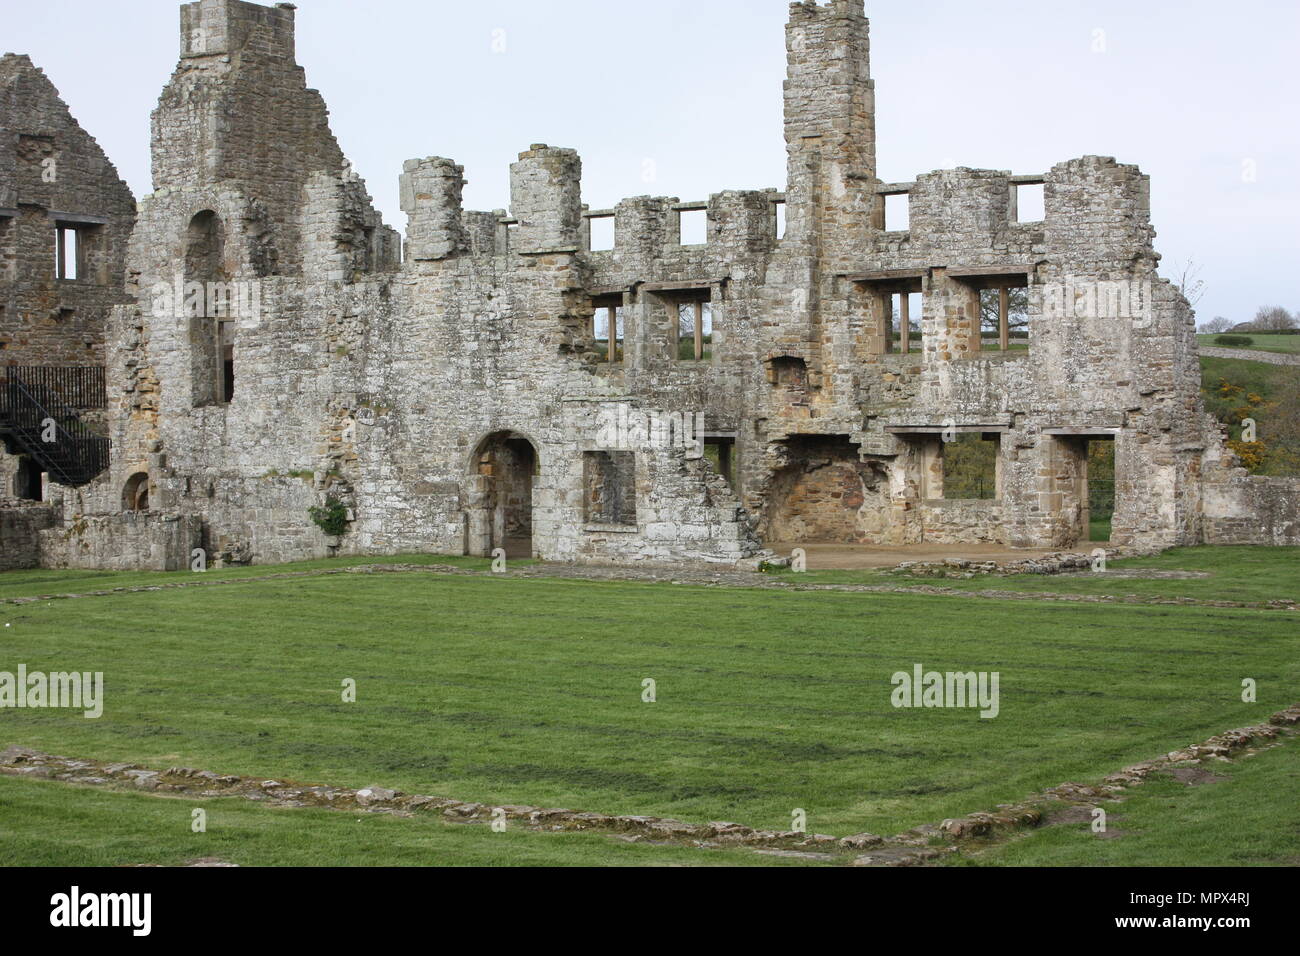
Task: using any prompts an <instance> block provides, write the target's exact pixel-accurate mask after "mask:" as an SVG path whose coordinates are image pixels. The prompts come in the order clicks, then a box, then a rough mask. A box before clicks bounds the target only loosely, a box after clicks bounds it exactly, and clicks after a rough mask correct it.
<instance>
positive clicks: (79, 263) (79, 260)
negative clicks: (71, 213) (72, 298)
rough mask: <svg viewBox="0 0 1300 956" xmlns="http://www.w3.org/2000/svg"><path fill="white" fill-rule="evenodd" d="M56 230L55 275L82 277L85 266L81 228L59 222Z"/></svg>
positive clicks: (70, 278) (62, 277)
mask: <svg viewBox="0 0 1300 956" xmlns="http://www.w3.org/2000/svg"><path fill="white" fill-rule="evenodd" d="M55 231H56V248H55V263H54V269H55V272H54V274H55V276H57V277H58V278H60V279H68V280H76V279H80V278H81V276H82V273H83V271H84V268H85V265H84V261H83V255H84V253H83V248H82V245H83V244H82V241H81V232H80V230H78V229H77V228H76V227H75V226H69V225H67V224H66V223H58V224H56V226H55Z"/></svg>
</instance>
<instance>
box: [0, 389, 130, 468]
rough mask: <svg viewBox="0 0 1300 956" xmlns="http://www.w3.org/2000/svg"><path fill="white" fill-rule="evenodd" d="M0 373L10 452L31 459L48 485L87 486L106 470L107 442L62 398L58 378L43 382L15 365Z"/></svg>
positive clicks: (1, 421) (0, 422) (0, 425)
mask: <svg viewBox="0 0 1300 956" xmlns="http://www.w3.org/2000/svg"><path fill="white" fill-rule="evenodd" d="M49 371H58V370H57V369H52V370H49ZM0 374H2V375H3V377H2V378H0V439H3V441H4V444H5V447H6V448H7V449H8V450H9V451H10V453H11V454H26V455H30V456H31V458H32V459H33V460H34V461H35V462H36V463H37V464H38V465H39V466H40V468H41V470H42V471H46V472H49V475H50V480H51V481H55V482H57V483H58V484H61V485H67V486H69V487H72V488H78V487H80V486H82V485H86V484H89V483H90V482H91V481H94V480H95V478H96V477H97V476H99V475H100V474H101V473H102V472H103V471H104V469H106V468H107V467H108V456H109V440H108V439H107V438H105V437H103V436H102V435H98V434H96V433H95V432H94V431H93V430H92V429H91V428H90V427H89V426H88V425H86V423H85V422H83V421H82V420H81V419H80V418H79V417H78V416H77V409H76V408H74V407H73V406H72V405H71V404H69V403H68V402H67V401H65V400H64V399H63V398H62V395H63V394H65V393H64V392H63V391H62V390H61V389H59V388H58V387H57V385H58V378H57V376H53V377H51V379H50V380H49V381H47V382H45V383H44V384H41V383H40V382H39V381H31V380H29V379H28V378H27V377H26V376H25V374H23V373H22V372H20V370H19V369H18V368H15V367H11V368H7V369H3V370H0ZM36 378H37V379H38V380H40V379H41V376H39V375H38V376H36ZM75 397H77V396H76V395H75V394H74V398H75ZM82 397H86V398H89V397H92V395H90V394H89V393H88V394H86V395H84V396H82ZM100 407H102V405H101V406H100Z"/></svg>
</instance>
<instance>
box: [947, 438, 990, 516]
mask: <svg viewBox="0 0 1300 956" xmlns="http://www.w3.org/2000/svg"><path fill="white" fill-rule="evenodd" d="M1000 447H1001V436H1000V435H996V434H994V435H992V436H989V435H981V434H975V433H972V434H968V435H958V436H957V437H956V439H955V440H954V441H946V442H944V443H943V497H944V499H945V500H947V501H992V500H994V499H996V498H997V497H998V453H999V450H1000Z"/></svg>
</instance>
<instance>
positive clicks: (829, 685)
mask: <svg viewBox="0 0 1300 956" xmlns="http://www.w3.org/2000/svg"><path fill="white" fill-rule="evenodd" d="M1194 555H1195V553H1191V554H1189V555H1188V556H1186V559H1187V560H1192V559H1194ZM1202 560H1209V559H1202ZM1278 561H1279V563H1280V564H1281V565H1283V567H1277V568H1272V569H1271V570H1269V569H1268V568H1267V566H1266V562H1264V561H1263V560H1262V559H1260V562H1259V570H1260V572H1261V573H1269V574H1276V575H1278V576H1279V577H1281V576H1282V575H1284V573H1286V569H1293V568H1294V563H1293V562H1294V555H1290V556H1289V557H1288V558H1279V559H1278ZM1288 561H1290V562H1291V563H1290V564H1288V563H1287V562H1288ZM1053 583H1055V579H1053ZM1137 583H1138V582H1126V584H1128V585H1132V584H1137ZM1164 583H1166V584H1168V583H1177V584H1179V585H1182V584H1188V583H1192V582H1164ZM1016 584H1017V586H1023V579H1016ZM0 620H3V621H4V622H5V623H7V624H8V625H10V626H8V627H4V628H0V670H10V671H12V670H14V669H16V666H17V665H18V664H19V663H25V664H26V665H27V666H28V667H29V668H30V669H33V670H36V669H40V670H47V671H48V670H67V669H76V670H91V671H103V672H104V674H105V681H106V684H107V688H106V698H107V700H106V706H105V713H104V716H103V718H102V719H100V720H86V719H84V718H82V717H81V716H80V715H79V714H78V715H74V714H72V713H69V712H67V711H57V710H8V711H0V746H2V745H4V744H9V743H18V744H24V745H28V746H33V747H37V748H40V749H44V750H50V751H54V752H59V753H66V754H71V755H77V756H91V757H97V758H104V759H116V760H130V761H133V762H137V763H140V764H143V765H146V766H150V767H156V768H160V769H161V768H166V767H168V766H175V765H187V766H195V767H201V768H207V769H212V770H218V771H221V772H224V773H239V774H249V775H265V776H275V777H276V778H278V779H285V778H288V779H291V780H297V781H306V782H326V783H333V784H337V785H342V786H354V787H361V786H366V785H370V784H375V783H379V784H383V785H385V786H391V787H396V788H399V789H402V790H405V791H408V792H415V793H427V794H434V795H443V796H449V797H456V798H460V799H466V800H475V801H481V802H485V803H493V804H497V805H500V804H507V803H509V804H533V805H541V806H558V807H569V808H572V809H582V810H595V811H602V812H610V813H642V814H656V815H665V816H677V817H680V818H683V819H687V820H695V821H707V820H719V819H734V820H738V821H739V822H743V823H747V824H750V825H754V826H761V827H770V828H782V829H783V828H787V827H788V826H789V824H790V819H791V817H790V815H791V812H792V811H793V810H794V809H796V808H802V809H805V810H807V812H808V821H809V827H810V829H812V830H815V831H818V832H825V833H832V834H837V835H842V834H847V833H852V832H857V831H862V830H870V831H872V832H879V833H892V832H896V831H899V830H902V829H904V828H906V827H909V826H912V825H915V824H918V823H922V822H932V821H935V820H938V819H942V818H944V817H948V816H955V815H958V814H961V813H965V812H968V811H971V810H977V809H984V808H987V807H990V806H993V805H994V804H996V803H999V802H1004V801H1007V800H1012V799H1017V798H1020V797H1022V796H1024V795H1025V794H1027V793H1029V792H1031V791H1034V790H1037V789H1040V788H1042V787H1045V786H1051V785H1054V784H1057V783H1060V782H1061V781H1062V780H1066V779H1094V778H1097V777H1099V776H1101V775H1103V774H1104V773H1106V772H1109V771H1111V770H1113V769H1114V768H1115V767H1117V766H1120V765H1122V764H1124V763H1127V762H1132V761H1135V760H1139V759H1145V758H1148V757H1151V756H1153V755H1156V754H1159V753H1163V752H1166V751H1168V750H1170V749H1172V748H1173V747H1174V746H1177V745H1180V744H1186V743H1191V742H1194V741H1198V740H1201V739H1204V738H1205V737H1208V736H1210V735H1212V734H1214V733H1217V732H1219V731H1221V730H1223V729H1225V728H1227V727H1231V726H1238V725H1241V724H1243V723H1249V722H1254V721H1258V720H1261V719H1263V718H1264V717H1266V716H1267V714H1269V713H1271V712H1273V711H1274V710H1277V709H1279V708H1281V707H1283V706H1286V705H1289V704H1291V703H1293V702H1294V701H1295V699H1296V691H1297V687H1300V654H1297V653H1296V652H1297V647H1298V646H1300V641H1298V640H1297V628H1296V622H1295V617H1294V615H1293V614H1291V613H1290V612H1279V611H1272V612H1270V611H1253V610H1221V609H1204V608H1183V607H1124V606H1103V605H1081V604H1063V605H1062V604H1048V603H1038V602H1032V601H1025V602H1014V601H994V600H969V599H961V598H935V597H926V596H921V595H878V594H854V593H839V592H836V593H826V592H816V593H812V592H789V591H780V592H771V591H760V590H748V589H711V588H697V587H680V586H670V585H652V584H641V583H635V584H633V583H613V582H586V581H566V580H554V579H549V580H548V579H512V578H501V577H492V576H487V575H485V576H482V577H478V576H474V577H448V576H437V575H429V574H421V573H408V574H393V575H382V576H367V575H356V576H354V575H340V576H331V577H316V578H302V579H291V580H280V581H265V582H251V581H250V582H244V583H239V584H231V585H228V586H223V587H218V588H195V589H181V590H167V591H156V592H145V593H132V594H121V595H113V596H108V597H97V598H87V599H78V600H67V601H49V602H39V603H36V604H29V605H21V606H12V605H11V606H5V607H0ZM914 663H920V664H922V665H924V666H925V668H926V669H934V670H940V671H948V670H959V671H966V670H975V671H998V672H999V673H1000V674H1001V693H1002V699H1001V713H1000V715H999V716H998V718H997V719H995V720H981V719H980V718H979V716H978V715H977V714H976V713H975V712H974V711H972V710H933V709H932V710H897V709H894V708H893V707H892V706H891V704H890V693H891V690H892V689H893V688H892V686H891V683H890V678H891V675H892V674H893V673H894V672H896V671H910V670H911V669H912V666H913V664H914ZM1246 677H1250V678H1253V679H1255V680H1257V681H1258V682H1259V686H1260V698H1259V703H1257V704H1249V705H1248V704H1243V703H1242V702H1241V700H1240V685H1241V681H1242V679H1243V678H1246ZM347 678H351V679H355V680H356V682H357V695H358V697H357V702H356V703H355V704H348V703H344V702H343V700H342V699H341V683H342V681H343V680H344V679H347ZM647 678H648V679H653V680H654V681H656V682H657V695H658V698H657V702H655V703H644V702H643V701H642V693H643V681H644V680H646V679H647Z"/></svg>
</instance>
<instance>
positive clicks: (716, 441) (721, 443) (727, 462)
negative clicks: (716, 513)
mask: <svg viewBox="0 0 1300 956" xmlns="http://www.w3.org/2000/svg"><path fill="white" fill-rule="evenodd" d="M735 453H736V440H735V439H734V438H706V439H705V440H704V457H705V458H707V459H708V460H709V463H710V464H711V465H713V470H714V471H716V472H717V473H718V474H719V475H721V476H722V477H723V478H724V479H726V482H727V484H728V485H730V486H731V489H732V490H733V491H734V490H735V488H736V481H735Z"/></svg>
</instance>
